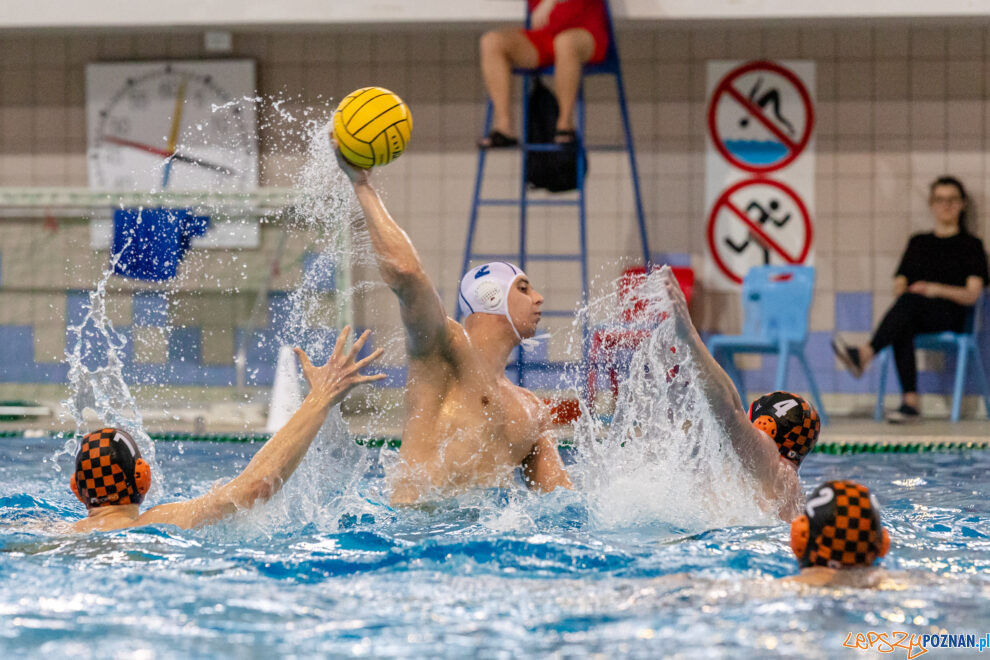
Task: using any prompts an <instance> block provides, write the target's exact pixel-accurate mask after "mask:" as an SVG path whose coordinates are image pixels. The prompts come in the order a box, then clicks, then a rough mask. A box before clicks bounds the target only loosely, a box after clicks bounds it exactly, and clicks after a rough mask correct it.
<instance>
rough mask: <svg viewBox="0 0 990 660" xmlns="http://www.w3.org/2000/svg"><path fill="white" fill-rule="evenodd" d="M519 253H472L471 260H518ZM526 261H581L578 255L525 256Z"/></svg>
mask: <svg viewBox="0 0 990 660" xmlns="http://www.w3.org/2000/svg"><path fill="white" fill-rule="evenodd" d="M518 258H519V253H518V252H516V253H515V254H492V253H482V254H478V253H472V254H471V260H472V261H474V260H476V259H477V260H482V261H508V260H510V259H518ZM526 260H527V261H581V255H580V254H546V253H544V254H527V255H526Z"/></svg>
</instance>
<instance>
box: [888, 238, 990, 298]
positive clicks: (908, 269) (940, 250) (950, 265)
mask: <svg viewBox="0 0 990 660" xmlns="http://www.w3.org/2000/svg"><path fill="white" fill-rule="evenodd" d="M897 275H903V276H904V277H906V278H907V281H908V284H913V283H914V282H919V281H924V282H938V283H939V284H948V285H950V286H966V279H967V278H969V277H971V276H973V275H975V276H976V277H980V278H982V279H983V286H986V285H987V282H990V275H988V273H987V253H986V251H985V250H984V249H983V241H981V240H980V239H978V238H977V237H976V236H973V235H972V234H966V233H963V232H959V233H958V234H956V235H955V236H949V237H948V238H939V237H937V236H936V235H935V234H934V233H932V232H928V233H926V234H915V235H914V236H912V237H911V240H910V241H908V246H907V250H905V251H904V256H903V257H902V258H901V265H900V266H898V267H897Z"/></svg>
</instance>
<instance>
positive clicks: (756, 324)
mask: <svg viewBox="0 0 990 660" xmlns="http://www.w3.org/2000/svg"><path fill="white" fill-rule="evenodd" d="M814 284H815V269H814V268H813V267H811V266H756V267H754V268H751V269H750V270H749V272H748V273H746V277H745V278H744V279H743V287H742V303H743V331H742V334H739V335H713V336H712V337H710V338H709V339H708V350H709V351H710V352H711V354H712V355H713V356H714V357H715V359H716V360H718V359H719V358H720V357H722V358H723V359H722V360H719V362H720V363H721V364H722V365H723V366H724V367H725V371H726V372H727V373H728V374H729V377H730V378H731V379H732V382H733V384H735V386H736V390H738V391H739V396H740V397H741V398H742V399H743V400H744V401H745V400H746V387H745V384H744V382H743V377H742V374H741V373H740V372H739V369H737V368H736V365H735V362H734V360H733V356H734V355H735V354H736V353H776V354H777V376H776V381H775V384H774V389H776V390H784V389H786V388H787V367H788V362H789V358H790V357H791V356H792V355H793V356H794V357H795V358H797V360H798V362H799V363H800V365H801V368H802V370H803V371H804V375H805V377H806V378H807V379H808V387H809V388H810V389H811V397H812V399H813V400H814V403H815V406H816V407H817V408H818V414H819V415H820V416H821V419H822V423H826V422H827V421H828V417H827V416H826V414H825V405H824V403H822V397H821V392H820V391H819V389H818V383H817V382H816V381H815V376H814V374H813V373H812V371H811V367H810V365H809V364H808V358H807V357H806V356H805V353H804V349H805V344H806V343H807V341H808V314H809V312H810V309H811V299H812V293H813V291H814ZM785 300H786V302H785ZM801 308H803V313H802V309H801Z"/></svg>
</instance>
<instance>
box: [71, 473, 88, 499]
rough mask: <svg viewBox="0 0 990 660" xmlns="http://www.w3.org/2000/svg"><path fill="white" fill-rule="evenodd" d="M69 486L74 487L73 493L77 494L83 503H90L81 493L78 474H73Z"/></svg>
mask: <svg viewBox="0 0 990 660" xmlns="http://www.w3.org/2000/svg"><path fill="white" fill-rule="evenodd" d="M69 488H71V489H72V494H73V495H75V496H76V497H77V498H78V499H79V501H80V502H82V503H83V504H88V503H87V502H86V500H85V498H83V496H82V495H80V494H79V486H77V485H76V475H72V478H71V479H69Z"/></svg>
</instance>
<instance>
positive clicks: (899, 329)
mask: <svg viewBox="0 0 990 660" xmlns="http://www.w3.org/2000/svg"><path fill="white" fill-rule="evenodd" d="M965 320H966V308H965V307H963V306H962V305H957V304H956V303H954V302H951V301H949V300H946V299H944V298H926V297H925V296H922V295H919V294H917V293H905V294H903V295H901V297H900V298H898V299H897V301H896V302H895V303H894V306H893V307H891V308H890V309H889V310H887V313H886V314H885V315H884V317H883V320H882V321H881V322H880V326H879V327H878V328H877V331H876V333H874V335H873V339H872V340H870V346H871V347H872V348H873V352H874V353H879V352H880V349H882V348H886V347H887V346H892V347H893V349H894V363H895V364H896V365H897V378H898V379H899V380H900V381H901V390H903V391H904V392H917V391H918V367H917V363H916V361H915V356H914V336H915V335H921V334H926V333H929V332H944V331H945V330H952V331H953V332H961V331H962V329H963V324H964V322H965Z"/></svg>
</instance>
